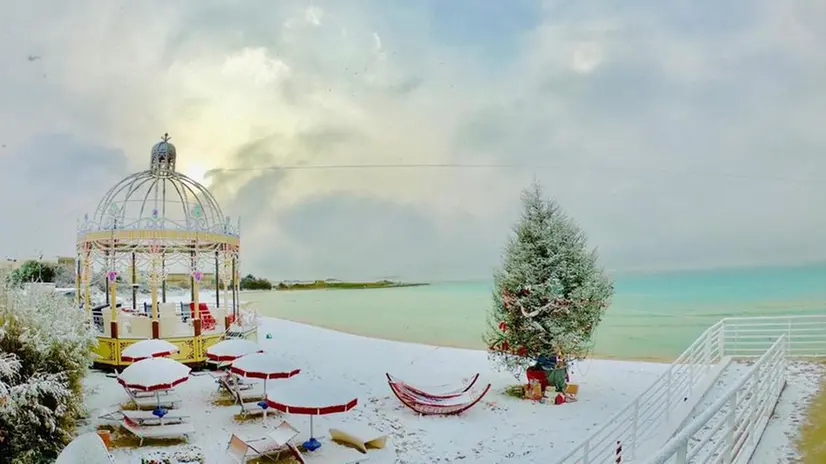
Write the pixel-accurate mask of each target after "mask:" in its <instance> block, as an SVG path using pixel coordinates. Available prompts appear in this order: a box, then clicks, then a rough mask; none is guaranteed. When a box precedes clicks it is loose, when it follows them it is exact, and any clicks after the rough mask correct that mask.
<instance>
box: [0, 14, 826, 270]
mask: <svg viewBox="0 0 826 464" xmlns="http://www.w3.org/2000/svg"><path fill="white" fill-rule="evenodd" d="M475 4H476V2H469V1H464V0H463V1H459V0H457V1H456V2H451V4H450V5H445V4H444V2H436V1H428V2H417V3H416V4H409V5H407V4H405V5H401V4H397V3H388V2H379V1H370V2H367V3H364V2H359V3H358V4H356V3H353V2H341V1H336V2H333V1H320V2H312V3H310V2H290V3H283V4H282V3H273V2H268V1H249V2H244V3H243V4H241V5H232V6H230V5H228V4H226V3H224V2H219V1H214V0H210V1H181V2H174V3H169V2H157V1H155V2H152V1H147V2H140V3H135V2H103V1H96V0H80V1H78V2H73V3H72V6H71V8H69V7H68V6H66V5H64V4H63V3H60V2H55V1H45V2H36V3H31V2H30V3H25V2H23V3H19V4H15V5H13V6H9V7H6V8H5V10H6V11H5V12H4V15H2V18H0V31H2V32H0V34H3V36H4V38H6V40H0V60H2V61H3V63H4V64H5V65H4V66H3V67H0V88H2V89H3V91H4V92H3V93H4V95H7V96H8V98H4V105H3V107H2V109H0V143H2V144H4V145H6V148H3V149H0V162H4V163H5V166H8V167H9V169H12V170H14V169H18V168H17V167H18V166H19V165H20V163H22V160H23V159H24V158H21V156H23V155H22V154H21V153H31V150H32V148H31V147H34V146H37V141H38V140H41V141H42V140H54V138H55V137H60V135H59V134H71V137H72V140H75V141H76V142H75V145H74V146H75V148H77V149H66V148H62V147H61V149H58V150H52V151H51V152H50V153H51V154H50V156H52V158H49V159H50V160H51V159H54V160H55V161H54V163H56V165H57V166H61V167H62V168H61V170H60V174H61V176H65V177H66V178H72V179H81V178H82V176H88V175H90V174H88V172H96V171H94V170H95V169H98V168H99V166H95V163H96V161H95V159H94V158H85V157H83V156H81V154H85V153H87V151H88V153H94V152H99V153H102V152H106V151H107V150H112V152H122V153H123V155H120V156H122V158H119V159H122V160H123V161H122V162H123V163H124V166H123V168H124V169H126V168H128V169H129V170H138V169H144V168H145V167H146V165H147V164H148V152H149V148H150V147H151V145H152V144H153V143H154V142H155V141H156V139H157V138H158V137H159V136H160V135H161V134H162V133H163V132H166V131H168V132H170V134H171V135H172V137H173V142H174V143H175V144H176V145H177V147H178V154H179V161H178V163H179V166H180V168H181V170H183V171H184V172H186V173H190V174H192V175H194V176H196V177H198V176H201V175H202V174H203V173H207V174H205V175H204V177H205V181H206V182H207V183H209V185H210V187H211V188H212V189H213V191H214V193H215V194H216V196H217V197H218V199H219V200H220V201H221V203H222V206H223V208H224V210H225V211H226V212H227V213H228V214H230V215H233V216H235V215H240V216H242V227H243V231H244V237H243V243H244V244H243V248H244V250H245V252H244V257H243V259H244V263H245V269H246V270H249V271H251V272H257V273H264V274H270V275H279V276H285V277H289V276H291V275H293V274H302V275H304V274H307V277H312V276H310V275H309V274H318V275H319V276H320V275H324V276H336V274H341V275H345V274H346V275H348V276H352V277H357V276H358V275H359V274H363V275H366V276H376V275H386V274H387V275H402V276H404V275H405V274H406V273H410V274H419V273H421V274H422V275H423V276H424V274H428V273H431V274H433V275H436V274H439V275H444V276H453V277H464V276H478V275H486V274H487V273H488V272H489V270H490V267H491V266H494V265H496V261H497V256H498V252H499V250H500V249H501V246H502V245H503V243H504V240H505V237H506V235H507V232H508V228H509V227H510V224H511V222H512V221H513V220H514V219H515V218H516V217H517V215H518V208H519V205H518V198H519V190H520V189H521V188H522V187H524V186H526V185H527V184H528V183H529V182H530V180H531V179H532V178H533V177H536V178H538V179H539V180H541V181H542V182H543V184H544V185H545V187H546V191H547V192H548V193H549V194H550V195H552V196H553V197H555V198H556V199H557V200H558V201H559V202H560V203H561V204H562V206H563V207H564V208H565V209H566V210H567V211H568V212H569V213H570V214H571V215H572V216H573V217H574V218H576V220H577V221H578V222H579V223H580V224H581V225H582V226H583V228H584V229H585V230H586V231H587V232H588V234H589V236H590V238H591V242H592V244H593V245H595V246H599V248H600V250H601V253H602V255H603V257H604V260H605V264H606V265H607V266H609V267H612V268H637V267H684V266H702V265H716V264H743V263H746V264H751V263H776V262H788V261H796V260H803V259H818V258H821V259H826V242H824V241H823V240H822V239H821V235H822V234H821V233H820V230H822V229H823V227H824V226H826V219H824V216H823V215H822V214H820V213H819V210H818V209H816V205H822V204H823V202H824V200H826V186H824V185H823V184H822V183H820V182H817V173H818V172H820V171H822V170H824V168H826V159H824V158H823V157H822V153H821V152H822V151H823V147H824V145H826V133H825V132H823V131H822V130H821V128H820V127H819V126H820V125H821V123H820V121H822V119H823V117H824V114H823V108H826V94H824V92H823V91H822V89H821V86H822V85H821V83H822V82H824V80H826V57H824V56H823V55H822V54H821V53H818V50H820V49H822V47H823V46H824V45H826V32H824V31H823V29H822V28H821V27H820V24H822V22H823V21H824V20H826V8H824V7H823V6H821V5H818V4H812V3H805V2H784V3H777V2H771V1H769V0H760V1H757V2H750V3H748V4H747V5H748V6H746V4H742V3H737V2H723V3H719V2H718V3H715V4H714V5H695V4H692V5H678V4H663V5H655V4H651V3H639V2H638V3H632V4H624V5H623V6H622V8H619V7H617V6H616V5H614V4H613V3H610V2H604V1H598V2H589V3H587V4H580V3H571V2H552V1H547V2H540V1H529V0H520V1H516V2H510V3H508V4H507V7H505V6H501V7H499V6H493V4H491V6H486V7H484V8H481V7H480V8H476V7H474V5H475ZM503 5H504V4H503ZM29 56H38V57H40V59H38V60H35V61H30V60H29V59H28V57H29ZM63 137H65V135H64V136H63ZM80 141H82V142H80ZM82 146H88V147H89V148H88V149H86V148H84V149H81V148H80V147H82ZM95 147H106V148H95ZM109 147H111V148H109ZM26 156H28V155H26ZM44 156H45V155H44ZM90 156H91V155H90ZM44 160H45V158H44ZM98 162H99V161H98ZM44 163H46V161H44ZM49 163H51V161H49ZM392 163H402V164H411V163H424V164H427V163H489V164H509V165H516V166H522V167H521V168H520V167H516V168H512V169H492V168H490V169H483V168H476V169H407V170H388V169H361V170H354V169H339V170H334V169H327V170H321V169H308V170H298V169H297V170H287V171H248V170H245V169H251V168H256V167H261V166H272V165H290V166H298V165H335V164H392ZM218 168H223V169H226V170H224V171H221V170H218V171H211V170H214V169H218ZM37 169H38V170H41V169H42V170H48V169H49V166H41V167H38V168H37ZM112 169H113V170H112V171H106V172H105V174H101V178H98V177H94V178H92V180H91V181H84V182H81V181H79V180H78V181H77V183H76V184H72V185H71V187H65V186H64V187H61V186H60V184H59V183H58V184H55V183H54V181H52V182H49V181H46V180H44V178H43V177H42V176H40V175H37V174H35V173H34V172H30V171H29V172H27V173H26V174H25V175H23V176H15V177H16V179H15V181H16V182H18V184H14V183H12V184H8V185H3V186H2V187H0V188H2V189H3V190H2V192H3V193H4V196H6V197H10V196H13V195H14V190H13V187H14V188H18V187H20V184H19V183H20V182H25V184H26V186H27V188H28V189H31V190H36V191H38V192H42V193H40V194H39V195H42V198H48V197H50V196H60V201H62V202H75V203H72V204H71V208H69V206H67V205H68V203H60V202H52V203H50V202H43V203H42V204H41V205H40V208H39V209H38V210H37V212H36V213H35V212H34V210H33V209H31V208H18V209H15V210H14V211H13V214H14V215H16V216H15V218H16V219H15V220H14V221H12V222H11V223H10V224H9V225H7V226H5V227H4V229H5V230H4V236H5V237H6V242H5V243H7V246H6V248H8V249H7V250H4V251H5V252H6V253H9V254H13V253H17V252H19V250H20V249H21V247H22V245H21V247H18V246H17V245H13V244H16V243H26V246H27V247H30V246H32V247H33V246H39V247H40V248H46V249H50V250H54V252H55V253H66V252H69V251H70V250H71V248H70V244H71V241H72V240H73V237H74V236H73V234H70V233H69V234H67V232H63V231H64V230H66V225H65V224H66V222H69V220H68V218H66V217H65V216H66V214H65V212H66V211H68V210H71V211H75V209H78V210H82V209H86V210H92V209H93V208H94V206H95V204H96V198H97V197H98V196H102V195H103V193H105V190H106V189H107V188H108V187H106V186H104V185H97V183H98V182H103V183H104V184H105V182H106V179H108V178H109V177H110V176H113V175H114V172H116V171H117V170H118V169H120V167H113V168H112ZM83 178H85V177H83ZM20 179H25V181H23V180H20ZM115 181H116V179H114V178H113V179H111V181H110V183H114V182H115ZM12 186H13V187H12ZM67 192H68V193H67ZM86 192H88V193H86ZM57 204H62V205H63V206H61V207H58V206H56V205H57ZM7 208H10V207H8V206H7ZM337 209H338V210H337ZM10 211H11V210H10ZM345 213H346V214H345ZM348 217H354V218H358V221H357V222H355V223H351V222H348V220H347V218H348ZM302 218H303V219H302ZM387 218H393V219H392V220H388V219H387ZM314 224H317V225H318V227H317V229H314V230H305V229H302V227H305V228H310V227H313V225H314ZM400 224H403V225H404V227H403V228H400V226H399V225H400ZM34 225H36V226H39V230H54V231H61V232H60V234H58V233H57V232H55V233H54V234H53V236H49V235H47V234H42V235H37V236H35V235H33V234H32V231H31V227H32V226H34ZM71 225H72V227H73V226H74V222H73V221H71ZM328 229H331V230H333V231H335V232H330V236H329V241H330V243H337V244H338V245H336V247H339V246H341V247H343V248H345V249H344V250H338V251H337V250H336V247H330V246H328V245H325V243H326V241H325V240H324V239H323V237H324V235H323V234H324V233H325V232H324V231H325V230H328ZM402 229H403V230H402ZM58 235H59V236H58ZM67 235H68V238H66V236H67ZM385 235H386V236H385ZM365 237H371V239H370V240H371V242H370V243H368V241H367V240H366V239H365ZM35 242H37V243H35ZM30 243H31V245H30ZM67 243H68V244H69V245H67ZM343 243H350V244H351V245H350V246H349V247H345V246H343ZM351 250H361V251H360V253H359V256H361V258H358V259H357V258H356V256H355V254H354V253H353V252H351ZM331 253H333V254H335V255H336V256H335V257H331ZM451 255H453V256H454V258H449V257H448V256H451ZM388 257H394V259H390V258H388ZM455 257H462V258H463V259H458V258H455ZM246 266H249V267H248V268H247V267H246ZM313 276H315V275H313Z"/></svg>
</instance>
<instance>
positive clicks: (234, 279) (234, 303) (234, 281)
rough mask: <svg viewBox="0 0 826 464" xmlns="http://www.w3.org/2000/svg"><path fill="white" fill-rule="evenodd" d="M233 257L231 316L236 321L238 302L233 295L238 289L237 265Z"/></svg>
mask: <svg viewBox="0 0 826 464" xmlns="http://www.w3.org/2000/svg"><path fill="white" fill-rule="evenodd" d="M236 259H237V258H236V257H235V255H233V256H232V315H233V316H234V317H235V318H236V319H238V301H237V296H236V294H235V291H236V288H237V287H238V282H237V281H238V265H237V262H236Z"/></svg>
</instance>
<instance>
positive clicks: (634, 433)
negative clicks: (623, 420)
mask: <svg viewBox="0 0 826 464" xmlns="http://www.w3.org/2000/svg"><path fill="white" fill-rule="evenodd" d="M633 409H634V419H633V421H632V423H631V459H636V458H637V427H639V422H640V397H639V396H638V397H637V398H636V399H634V408H633Z"/></svg>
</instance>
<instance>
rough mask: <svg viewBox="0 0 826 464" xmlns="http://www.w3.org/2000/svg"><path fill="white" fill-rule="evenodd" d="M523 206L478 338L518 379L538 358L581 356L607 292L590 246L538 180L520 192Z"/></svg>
mask: <svg viewBox="0 0 826 464" xmlns="http://www.w3.org/2000/svg"><path fill="white" fill-rule="evenodd" d="M522 205H523V212H522V217H521V219H520V220H519V222H518V223H517V224H516V226H515V227H514V234H513V236H511V238H510V239H509V241H508V243H507V245H506V247H505V250H504V260H503V261H504V262H503V264H502V267H501V269H499V270H498V271H497V272H496V273H495V274H494V283H495V288H494V292H493V307H492V310H491V311H490V313H489V315H488V330H487V331H486V333H485V335H484V340H485V343H486V344H487V345H488V348H489V354H490V358H491V360H492V361H493V362H495V363H496V364H498V365H499V366H500V367H503V368H505V369H507V370H509V371H511V372H513V373H514V375H517V376H518V375H520V374H521V373H522V372H524V368H526V367H527V366H528V365H529V364H531V363H532V362H533V360H535V359H537V358H540V357H547V358H552V357H554V356H556V355H562V357H564V359H566V360H568V361H573V360H577V359H583V358H585V357H586V356H587V354H588V352H589V350H590V348H591V346H592V336H593V334H594V330H595V329H596V327H597V325H598V324H599V322H600V320H601V319H602V316H603V315H604V314H605V311H606V309H607V307H608V303H609V301H610V299H611V296H612V294H613V283H612V281H611V280H610V278H608V277H607V276H606V275H605V273H604V272H603V270H602V269H601V268H600V267H599V265H598V263H597V252H596V250H590V251H589V250H588V249H587V240H586V237H585V234H584V233H583V232H582V230H581V229H580V228H579V227H578V226H577V225H576V224H575V223H574V222H573V221H572V220H571V219H570V218H569V217H568V216H567V215H565V213H564V212H563V211H562V210H561V209H560V207H559V205H557V204H556V202H554V201H552V200H546V199H545V198H544V196H543V193H542V188H541V186H540V185H539V184H538V183H536V182H534V183H533V185H532V186H531V187H530V188H528V189H526V190H525V191H523V193H522Z"/></svg>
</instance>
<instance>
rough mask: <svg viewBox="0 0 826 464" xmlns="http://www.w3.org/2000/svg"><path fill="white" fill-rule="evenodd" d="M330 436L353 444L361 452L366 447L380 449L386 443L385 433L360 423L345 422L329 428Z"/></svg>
mask: <svg viewBox="0 0 826 464" xmlns="http://www.w3.org/2000/svg"><path fill="white" fill-rule="evenodd" d="M330 438H332V439H333V441H336V442H339V443H345V444H348V445H352V446H354V447H355V448H356V449H358V450H359V451H361V452H362V453H366V452H367V448H376V449H382V448H384V447H385V446H386V445H387V434H386V433H382V432H379V431H378V430H375V429H373V428H371V427H368V426H366V425H361V424H347V425H341V426H339V427H334V428H331V429H330Z"/></svg>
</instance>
